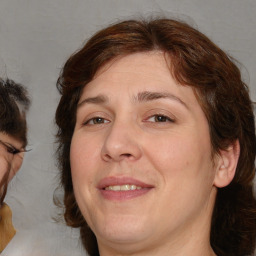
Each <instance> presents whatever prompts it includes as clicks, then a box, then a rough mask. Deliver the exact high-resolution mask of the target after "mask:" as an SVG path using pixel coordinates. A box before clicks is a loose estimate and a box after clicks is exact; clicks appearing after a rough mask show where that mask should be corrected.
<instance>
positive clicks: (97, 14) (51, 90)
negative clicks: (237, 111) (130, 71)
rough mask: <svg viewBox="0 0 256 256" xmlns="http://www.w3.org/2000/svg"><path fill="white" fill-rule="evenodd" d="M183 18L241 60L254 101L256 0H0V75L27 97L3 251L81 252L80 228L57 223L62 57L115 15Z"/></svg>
mask: <svg viewBox="0 0 256 256" xmlns="http://www.w3.org/2000/svg"><path fill="white" fill-rule="evenodd" d="M152 14H154V15H156V14H158V15H163V14H164V15H166V16H168V17H174V18H175V17H176V18H179V19H184V20H185V21H187V22H189V23H190V24H192V25H195V26H196V27H197V28H198V29H199V30H200V31H202V32H203V33H205V34H206V35H208V36H209V37H210V38H211V39H212V40H213V41H215V42H216V43H217V44H218V45H219V46H220V47H221V48H223V49H224V50H225V51H227V52H228V53H229V54H231V55H232V56H234V57H235V58H236V59H238V60H239V61H240V62H241V63H242V64H243V66H242V70H243V77H244V79H245V81H246V82H247V83H248V84H249V86H250V90H251V96H252V98H253V99H254V100H256V51H255V45H256V1H255V0H243V1H242V0H158V1H157V0H155V1H153V0H126V1H125V0H97V1H92V0H91V1H90V0H0V76H2V77H6V76H8V77H10V78H12V79H14V80H15V81H17V82H20V83H23V84H25V85H26V86H27V87H28V89H29V91H30V94H31V97H32V99H33V104H32V107H31V110H30V112H29V115H28V123H29V148H32V149H33V150H32V151H31V152H29V153H27V154H26V157H25V161H24V164H23V166H22V169H21V171H20V172H19V174H18V175H17V177H16V178H15V179H14V180H13V181H12V183H11V185H10V189H9V193H8V196H7V199H6V200H7V203H8V204H9V205H10V206H11V208H12V210H13V218H14V224H15V227H16V229H17V231H18V232H17V235H16V236H15V238H14V239H13V241H12V242H11V243H10V244H9V246H8V248H7V249H6V250H5V252H4V253H2V255H5V256H18V255H19V256H20V255H24V256H30V255H34V256H35V255H36V256H41V255H42V256H45V255H52V256H55V255H59V256H64V255H65V256H68V255H72V256H78V255H85V252H83V250H82V248H81V244H80V243H79V241H78V232H77V231H76V230H71V229H69V228H67V227H65V226H64V225H62V224H56V223H55V222H54V221H53V220H52V216H54V215H56V208H55V207H54V205H53V202H52V195H53V191H54V189H55V188H56V186H57V184H58V177H57V174H58V171H57V168H56V166H55V162H54V133H55V126H54V113H55V109H56V106H57V103H58V99H59V95H58V93H57V90H56V88H55V82H56V79H57V77H58V74H59V71H60V68H61V67H62V64H63V63H64V61H65V60H66V59H67V57H68V56H69V55H70V54H71V53H72V52H73V51H74V50H76V49H77V48H78V47H80V46H81V45H82V43H83V42H84V41H85V40H86V39H87V38H88V37H90V35H92V33H94V32H95V31H97V30H99V29H101V28H103V27H104V26H106V25H107V24H109V23H112V22H116V21H118V20H119V19H124V18H133V17H138V16H141V15H142V16H150V15H152Z"/></svg>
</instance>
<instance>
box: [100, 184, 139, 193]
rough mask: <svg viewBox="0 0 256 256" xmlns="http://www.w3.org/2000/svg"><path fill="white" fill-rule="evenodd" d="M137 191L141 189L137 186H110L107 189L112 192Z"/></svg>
mask: <svg viewBox="0 0 256 256" xmlns="http://www.w3.org/2000/svg"><path fill="white" fill-rule="evenodd" d="M136 189H141V187H139V186H136V185H128V184H126V185H122V186H119V185H114V186H108V187H106V188H105V190H112V191H128V190H136Z"/></svg>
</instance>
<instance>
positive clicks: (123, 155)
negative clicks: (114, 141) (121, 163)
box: [121, 153, 132, 158]
mask: <svg viewBox="0 0 256 256" xmlns="http://www.w3.org/2000/svg"><path fill="white" fill-rule="evenodd" d="M131 156H132V154H129V153H127V154H121V157H127V158H130V157H131Z"/></svg>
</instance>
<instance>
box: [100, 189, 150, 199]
mask: <svg viewBox="0 0 256 256" xmlns="http://www.w3.org/2000/svg"><path fill="white" fill-rule="evenodd" d="M151 189H152V188H142V189H136V190H128V191H113V190H104V189H101V190H100V192H101V194H102V196H103V197H104V198H105V199H108V200H114V201H124V200H129V199H133V198H136V197H140V196H143V195H145V194H147V193H148V192H149V191H150V190H151Z"/></svg>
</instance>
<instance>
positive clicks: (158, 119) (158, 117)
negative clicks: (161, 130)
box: [147, 115, 174, 123]
mask: <svg viewBox="0 0 256 256" xmlns="http://www.w3.org/2000/svg"><path fill="white" fill-rule="evenodd" d="M147 121H148V122H157V123H160V122H161V123H165V122H174V121H173V120H172V119H171V118H169V117H168V116H165V115H153V116H151V117H150V118H149V119H148V120H147Z"/></svg>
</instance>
